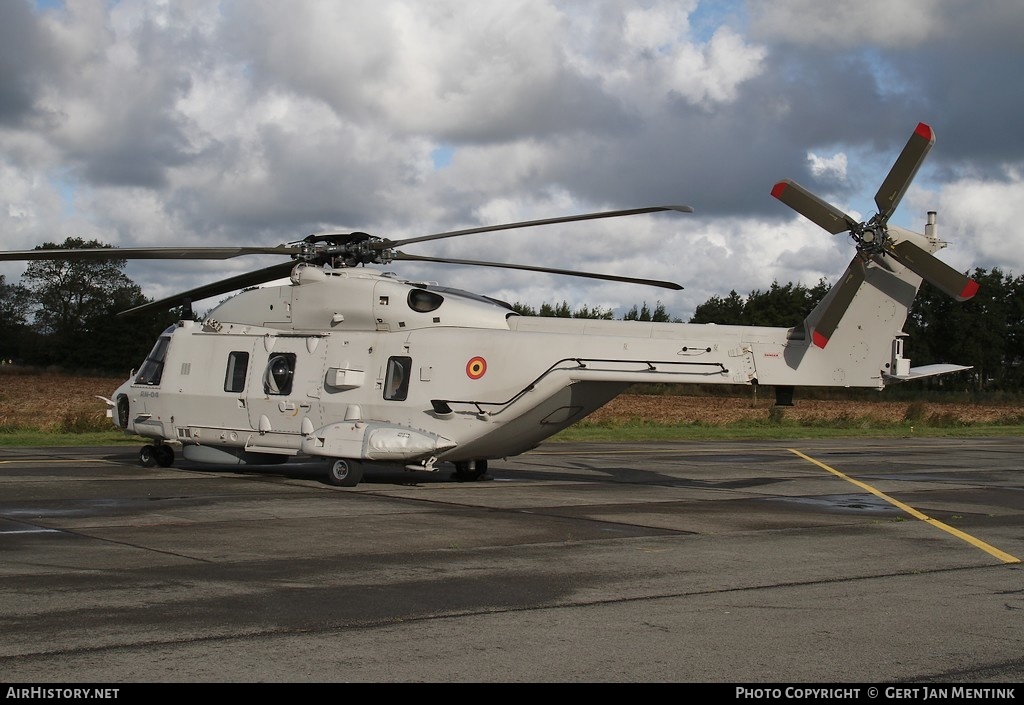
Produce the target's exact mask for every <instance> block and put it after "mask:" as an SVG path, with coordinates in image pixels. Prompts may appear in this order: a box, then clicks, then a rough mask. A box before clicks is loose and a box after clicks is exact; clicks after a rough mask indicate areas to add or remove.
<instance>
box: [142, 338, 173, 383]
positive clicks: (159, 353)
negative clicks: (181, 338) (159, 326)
mask: <svg viewBox="0 0 1024 705" xmlns="http://www.w3.org/2000/svg"><path fill="white" fill-rule="evenodd" d="M170 344H171V336H169V335H161V336H160V338H159V340H157V341H156V345H154V346H153V349H152V350H151V351H150V353H149V356H148V357H147V358H146V361H145V362H143V363H142V369H140V370H139V374H137V375H136V376H135V384H148V385H152V386H154V387H155V386H158V385H159V384H160V378H161V377H162V376H163V374H164V360H165V359H166V358H167V346H168V345H170Z"/></svg>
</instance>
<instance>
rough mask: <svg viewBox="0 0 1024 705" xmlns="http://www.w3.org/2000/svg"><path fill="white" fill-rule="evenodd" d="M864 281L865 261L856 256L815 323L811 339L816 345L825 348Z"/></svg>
mask: <svg viewBox="0 0 1024 705" xmlns="http://www.w3.org/2000/svg"><path fill="white" fill-rule="evenodd" d="M863 282H864V262H863V261H861V258H860V257H854V258H853V261H852V262H850V266H849V267H847V269H846V272H845V273H844V274H843V278H842V280H841V281H840V282H839V284H837V285H836V288H835V289H834V292H835V293H833V294H832V298H831V299H830V300H829V301H828V302H827V303H826V304H825V310H824V311H823V312H822V314H821V317H820V318H819V319H818V321H817V323H815V324H814V329H813V330H812V331H811V340H812V341H813V342H814V345H815V346H817V347H819V348H824V347H825V346H826V345H828V341H829V339H830V338H831V337H832V334H833V333H835V332H836V328H838V327H839V322H840V321H841V320H842V319H843V315H844V314H845V313H846V309H848V308H849V307H850V303H851V302H852V301H853V297H854V296H855V295H856V294H857V290H858V289H860V285H861V284H862V283H863Z"/></svg>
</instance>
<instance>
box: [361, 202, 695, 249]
mask: <svg viewBox="0 0 1024 705" xmlns="http://www.w3.org/2000/svg"><path fill="white" fill-rule="evenodd" d="M659 211H677V212H679V213H693V208H691V207H690V206H651V207H649V208H631V209H629V210H621V211H604V212H602V213H584V214H582V215H567V216H563V217H561V218H545V219H543V220H525V221H523V222H520V223H504V224H502V225H485V226H483V227H479V228H467V229H466V230H452V231H451V232H446V233H435V234H433V235H422V236H420V237H411V238H407V239H405V240H384V241H383V242H381V243H373V244H372V245H371V247H372V248H373V249H378V250H381V249H385V248H389V247H401V246H402V245H409V244H411V243H414V242H426V241H428V240H440V239H442V238H446V237H456V236H459V235H473V234H475V233H490V232H494V231H496V230H512V229H514V228H532V227H534V226H535V225H552V224H554V223H572V222H575V221H578V220H596V219H598V218H620V217H623V216H627V215H639V214H641V213H657V212H659Z"/></svg>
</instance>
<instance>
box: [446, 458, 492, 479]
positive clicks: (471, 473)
mask: <svg viewBox="0 0 1024 705" xmlns="http://www.w3.org/2000/svg"><path fill="white" fill-rule="evenodd" d="M485 472H487V461H486V460H472V461H470V460H466V461H463V462H461V463H455V472H454V474H453V475H452V476H453V477H454V478H455V479H456V480H458V481H459V482H476V481H477V480H479V479H480V478H481V477H482V476H483V474H484V473H485Z"/></svg>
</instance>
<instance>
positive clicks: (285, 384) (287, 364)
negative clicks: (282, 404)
mask: <svg viewBox="0 0 1024 705" xmlns="http://www.w3.org/2000/svg"><path fill="white" fill-rule="evenodd" d="M294 377H295V353H274V354H273V355H271V356H270V359H269V360H268V361H267V369H266V370H264V372H263V391H264V392H266V393H267V394H291V393H292V379H293V378H294Z"/></svg>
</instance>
